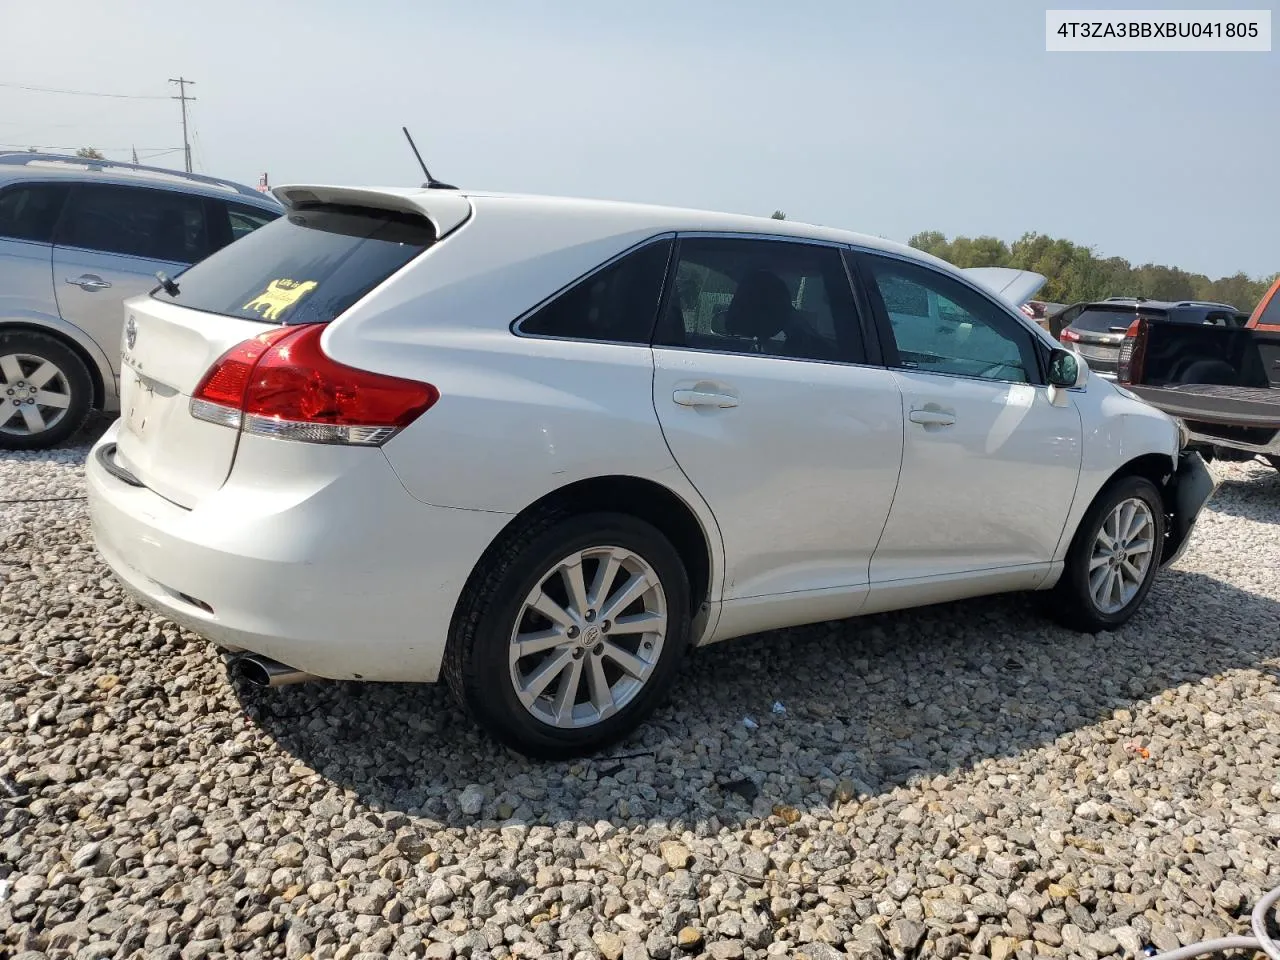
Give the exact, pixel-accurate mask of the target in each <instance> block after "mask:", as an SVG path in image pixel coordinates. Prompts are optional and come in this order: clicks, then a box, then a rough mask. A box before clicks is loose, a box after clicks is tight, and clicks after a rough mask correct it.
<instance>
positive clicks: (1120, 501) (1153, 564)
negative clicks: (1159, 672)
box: [1048, 477, 1165, 633]
mask: <svg viewBox="0 0 1280 960" xmlns="http://www.w3.org/2000/svg"><path fill="white" fill-rule="evenodd" d="M1164 533H1165V516H1164V501H1163V500H1162V499H1161V497H1160V491H1159V490H1157V489H1156V486H1155V484H1154V483H1152V482H1151V481H1150V480H1148V479H1146V478H1145V477H1121V478H1119V479H1117V480H1113V481H1112V482H1111V483H1110V484H1108V485H1107V486H1106V487H1104V488H1103V490H1102V492H1101V493H1099V494H1098V497H1097V499H1096V500H1094V502H1093V504H1092V505H1091V506H1090V507H1089V509H1088V511H1087V512H1086V513H1085V515H1084V518H1083V519H1082V520H1081V521H1080V526H1079V527H1078V528H1077V530H1076V534H1075V537H1074V538H1073V539H1072V541H1071V547H1070V549H1069V550H1068V551H1067V558H1066V562H1065V566H1064V569H1063V571H1062V577H1061V579H1059V580H1058V583H1057V585H1056V586H1055V587H1054V588H1053V590H1052V592H1051V594H1050V595H1049V597H1048V601H1049V607H1050V612H1051V613H1052V614H1053V616H1054V617H1055V619H1057V620H1058V621H1060V622H1061V623H1063V624H1064V625H1065V626H1068V627H1070V628H1072V629H1073V630H1080V631H1082V632H1084V633H1097V632H1098V631H1100V630H1114V629H1116V628H1117V627H1120V626H1122V625H1123V624H1124V623H1126V622H1127V621H1128V620H1129V618H1130V617H1132V616H1133V615H1134V613H1136V612H1137V610H1138V608H1139V607H1140V606H1142V601H1143V600H1144V599H1145V598H1146V595H1147V592H1148V591H1149V590H1150V589H1151V583H1152V581H1153V580H1154V579H1155V575H1156V571H1157V570H1158V569H1159V568H1160V554H1161V549H1162V547H1163V544H1164Z"/></svg>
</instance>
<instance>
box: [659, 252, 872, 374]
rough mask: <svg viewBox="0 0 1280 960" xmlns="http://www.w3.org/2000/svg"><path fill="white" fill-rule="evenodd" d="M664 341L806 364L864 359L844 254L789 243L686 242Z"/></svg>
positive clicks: (663, 328)
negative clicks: (784, 358) (759, 354)
mask: <svg viewBox="0 0 1280 960" xmlns="http://www.w3.org/2000/svg"><path fill="white" fill-rule="evenodd" d="M678 256H679V262H678V263H677V265H676V272H675V288H674V290H672V292H671V296H670V297H669V298H668V300H667V311H666V315H665V316H664V318H663V323H662V325H661V329H660V337H659V341H660V342H661V343H664V344H666V345H668V346H676V347H691V348H694V349H700V350H717V351H727V352H732V353H762V354H766V355H768V356H774V357H788V358H791V359H798V360H845V361H858V360H861V359H862V357H863V352H862V338H861V335H860V333H859V330H858V320H857V311H856V309H855V307H854V302H853V293H852V291H851V290H850V288H849V278H848V275H847V274H846V273H845V269H844V263H843V261H842V259H841V257H840V252H839V251H838V250H836V249H835V248H833V247H823V246H816V245H811V244H805V243H792V242H788V241H781V240H735V239H731V238H720V237H715V238H699V237H695V238H691V239H687V240H681V241H680V246H679V254H678Z"/></svg>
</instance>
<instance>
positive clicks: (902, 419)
mask: <svg viewBox="0 0 1280 960" xmlns="http://www.w3.org/2000/svg"><path fill="white" fill-rule="evenodd" d="M885 372H886V373H888V374H889V381H890V382H891V383H892V384H893V386H894V389H896V390H897V391H898V428H899V432H900V433H901V439H902V444H901V445H900V446H899V447H898V477H897V479H896V480H895V481H894V482H893V493H892V494H891V495H890V497H889V509H888V510H886V511H885V512H884V522H883V523H881V524H880V535H879V536H878V537H876V544H875V546H874V547H872V548H871V555H870V556H869V557H867V596H868V597H869V596H870V595H871V588H872V587H873V586H874V585H875V583H876V581H874V580H872V578H871V570H872V567H873V565H874V564H875V560H876V554H877V553H879V552H880V544H881V542H882V541H883V540H884V532H885V531H886V530H888V529H889V518H890V517H891V516H893V505H894V503H895V502H896V501H897V499H898V490H899V489H901V487H902V465H903V464H904V463H905V462H906V458H907V395H906V391H905V390H903V389H902V384H901V383H900V382H899V381H898V375H897V374H896V373H894V371H893V370H891V369H889V368H888V367H886V368H885ZM883 582H887V581H883Z"/></svg>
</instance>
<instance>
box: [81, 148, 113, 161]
mask: <svg viewBox="0 0 1280 960" xmlns="http://www.w3.org/2000/svg"><path fill="white" fill-rule="evenodd" d="M76 156H77V157H84V158H85V159H86V160H105V159H107V158H106V157H104V156H103V155H102V153H101V152H100V151H98V150H95V149H94V148H93V147H81V148H80V149H79V150H77V151H76Z"/></svg>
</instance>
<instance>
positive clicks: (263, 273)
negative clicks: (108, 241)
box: [152, 204, 436, 324]
mask: <svg viewBox="0 0 1280 960" xmlns="http://www.w3.org/2000/svg"><path fill="white" fill-rule="evenodd" d="M435 239H436V234H435V228H434V227H433V226H432V224H431V221H430V220H428V219H427V218H426V217H421V216H416V215H413V214H408V213H401V212H398V211H391V210H374V209H371V208H368V207H350V206H344V205H337V204H313V205H308V206H306V207H302V208H299V209H296V210H292V211H290V212H289V213H288V214H287V215H285V216H282V217H279V218H278V219H276V220H274V221H272V222H271V223H268V224H267V225H266V226H264V227H260V228H258V229H256V230H254V231H253V232H251V233H249V234H247V235H246V236H243V237H241V238H240V240H238V241H237V242H235V243H233V244H231V245H230V246H227V247H224V248H223V249H222V250H219V251H218V252H217V253H216V254H214V255H213V256H211V257H209V258H208V259H207V260H205V261H203V262H201V263H198V264H196V265H195V266H194V267H192V268H191V269H189V270H187V271H186V272H184V273H183V274H181V275H180V276H179V277H177V278H176V280H177V283H178V293H177V295H176V296H171V295H170V294H168V293H166V292H164V291H163V290H157V291H155V293H153V294H152V296H154V297H156V298H157V299H160V300H169V301H172V302H174V303H176V304H178V305H179V306H183V307H190V308H191V309H193V310H201V311H204V312H205V313H217V314H222V315H224V316H229V317H241V318H243V319H246V320H264V321H267V322H268V323H289V324H294V323H324V322H328V321H329V320H332V319H334V318H335V317H337V316H338V315H339V314H341V313H342V312H343V311H345V310H346V309H347V308H348V307H350V306H351V305H352V304H353V303H355V302H356V301H357V300H359V299H360V298H361V297H363V296H364V295H365V294H366V293H368V292H369V291H371V290H372V289H373V288H374V287H376V286H378V285H379V284H380V283H382V282H383V281H384V280H386V279H387V278H388V277H390V276H391V275H392V274H393V273H395V272H396V271H397V270H399V269H400V268H401V267H403V266H404V265H405V264H407V263H408V262H409V261H410V260H412V259H413V258H414V257H416V256H418V254H420V253H422V252H423V251H424V250H426V249H427V248H428V247H430V246H431V244H433V243H434V242H435Z"/></svg>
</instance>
